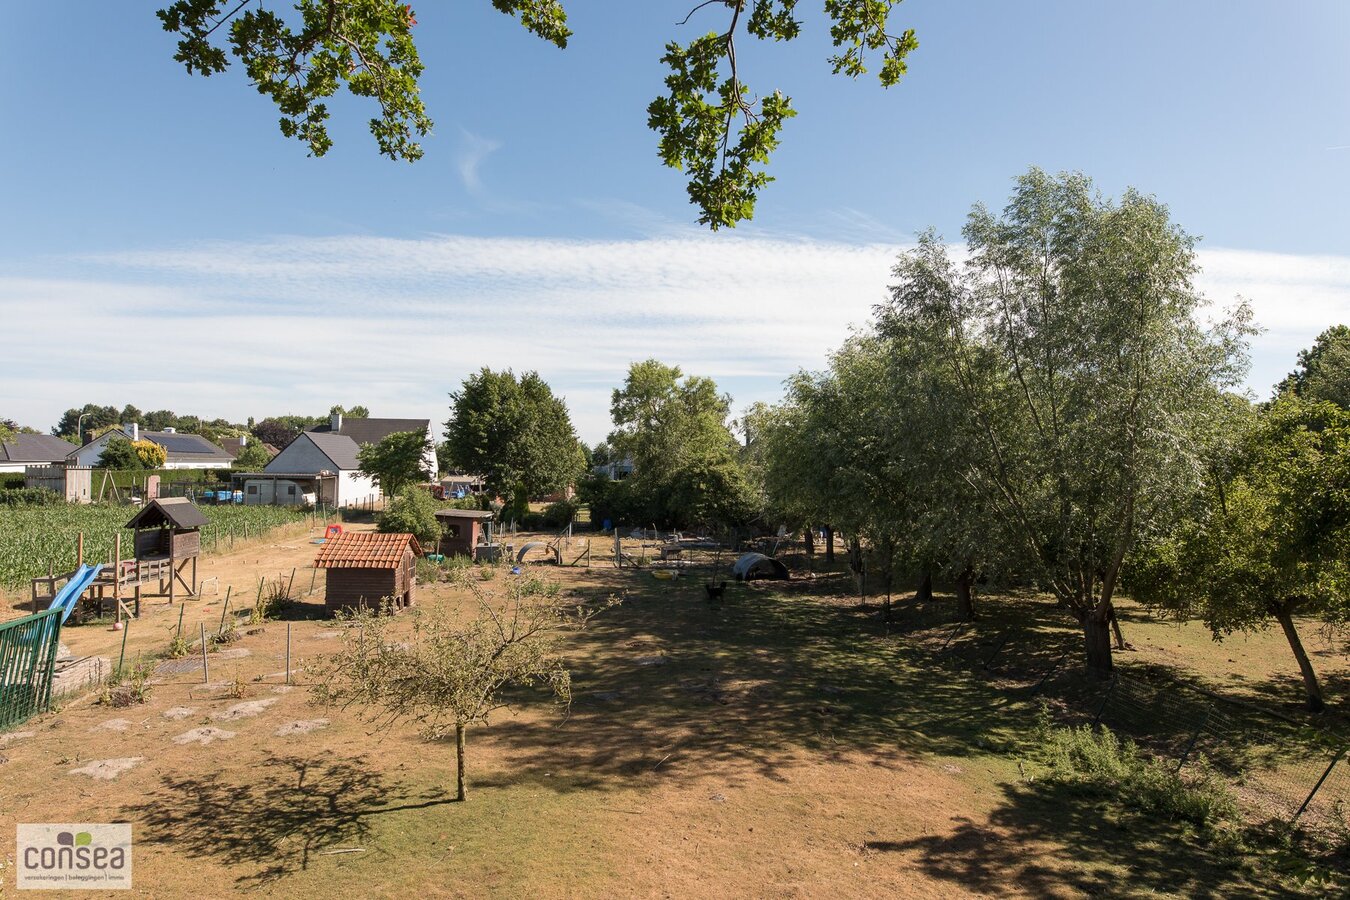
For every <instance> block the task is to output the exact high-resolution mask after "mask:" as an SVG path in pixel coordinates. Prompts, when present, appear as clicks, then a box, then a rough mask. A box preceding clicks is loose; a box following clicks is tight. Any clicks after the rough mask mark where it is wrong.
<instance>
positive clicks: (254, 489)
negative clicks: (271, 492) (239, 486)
mask: <svg viewBox="0 0 1350 900" xmlns="http://www.w3.org/2000/svg"><path fill="white" fill-rule="evenodd" d="M248 492H249V495H250V496H253V497H256V496H258V486H257V485H256V484H250V485H249V486H248Z"/></svg>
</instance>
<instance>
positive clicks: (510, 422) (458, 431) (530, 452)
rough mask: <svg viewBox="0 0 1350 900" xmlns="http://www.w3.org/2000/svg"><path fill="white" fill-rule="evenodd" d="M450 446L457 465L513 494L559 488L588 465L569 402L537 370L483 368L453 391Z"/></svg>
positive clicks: (493, 490)
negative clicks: (520, 490) (517, 373)
mask: <svg viewBox="0 0 1350 900" xmlns="http://www.w3.org/2000/svg"><path fill="white" fill-rule="evenodd" d="M450 398H451V401H452V405H451V410H450V420H449V421H448V422H446V423H445V441H446V449H447V452H448V456H449V458H450V460H451V461H452V462H453V463H454V465H455V466H456V467H458V468H460V469H462V470H464V471H466V472H473V473H476V474H480V475H482V476H483V477H484V478H485V479H486V482H487V488H488V490H489V491H490V492H491V493H493V494H496V495H499V496H502V497H509V496H511V495H512V494H513V493H514V492H515V488H516V486H517V485H523V486H524V489H525V492H526V494H527V495H528V496H530V497H538V496H541V495H543V494H550V493H553V492H554V491H560V490H562V489H564V488H566V487H567V486H568V485H570V484H571V483H572V482H573V481H575V480H576V479H577V478H578V477H579V476H580V475H581V473H582V471H584V468H585V459H584V457H583V456H582V453H581V448H580V447H579V446H578V443H577V436H576V432H575V431H573V429H572V418H571V416H570V415H569V414H568V412H567V404H566V403H565V402H563V400H562V398H560V397H555V396H554V395H553V390H552V389H551V388H550V387H549V386H548V383H547V382H545V381H544V380H543V379H542V378H540V377H539V374H538V373H537V372H526V373H525V374H524V375H522V376H520V378H519V379H517V378H516V376H515V374H514V373H513V372H511V371H510V370H509V369H508V370H506V371H503V372H494V371H492V370H491V369H488V368H486V367H485V368H484V369H483V370H482V371H480V372H477V373H475V374H473V375H470V376H469V377H468V378H466V379H464V385H463V387H462V388H461V389H460V390H458V391H456V392H455V393H453V394H451V395H450Z"/></svg>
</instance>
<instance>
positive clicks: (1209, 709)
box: [1176, 704, 1214, 772]
mask: <svg viewBox="0 0 1350 900" xmlns="http://www.w3.org/2000/svg"><path fill="white" fill-rule="evenodd" d="M1213 711H1214V706H1213V705H1212V704H1211V705H1210V706H1206V707H1205V714H1204V715H1203V716H1201V717H1200V724H1199V725H1197V726H1196V727H1195V733H1194V734H1192V735H1191V739H1190V740H1189V741H1187V742H1186V749H1185V750H1183V751H1182V752H1181V759H1179V760H1177V769H1176V770H1177V771H1178V772H1180V771H1181V767H1182V766H1184V765H1186V760H1187V759H1189V758H1190V756H1191V751H1192V750H1194V749H1195V742H1196V741H1197V740H1199V739H1200V732H1202V731H1204V730H1205V724H1206V723H1208V722H1209V714H1210V713H1212V712H1213Z"/></svg>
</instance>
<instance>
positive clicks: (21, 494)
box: [0, 487, 66, 506]
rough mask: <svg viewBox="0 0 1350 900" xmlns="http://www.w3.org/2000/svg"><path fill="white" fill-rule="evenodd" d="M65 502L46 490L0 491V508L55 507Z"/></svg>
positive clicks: (19, 488)
mask: <svg viewBox="0 0 1350 900" xmlns="http://www.w3.org/2000/svg"><path fill="white" fill-rule="evenodd" d="M65 502H66V500H65V498H64V497H62V496H61V495H60V494H58V493H57V492H56V491H53V490H48V489H47V488H40V487H39V488H29V487H17V488H4V489H0V506H56V505H57V504H60V503H65Z"/></svg>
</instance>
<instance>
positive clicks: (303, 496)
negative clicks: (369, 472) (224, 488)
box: [236, 415, 436, 506]
mask: <svg viewBox="0 0 1350 900" xmlns="http://www.w3.org/2000/svg"><path fill="white" fill-rule="evenodd" d="M400 431H418V432H422V433H424V434H426V435H427V439H428V441H430V437H431V421H430V420H429V419H350V418H349V419H346V420H345V421H344V419H343V417H342V416H340V415H334V416H333V417H332V419H331V420H330V421H329V423H328V424H327V425H320V426H317V427H315V428H312V429H310V430H308V431H304V432H301V434H300V436H299V437H297V438H296V439H295V440H293V441H291V442H290V443H289V444H287V445H286V448H285V449H284V450H282V451H281V452H280V453H278V454H277V455H276V456H274V457H272V461H271V462H269V463H268V464H267V466H266V467H265V468H264V469H263V471H262V472H261V473H251V474H246V475H241V476H236V480H242V481H243V482H244V488H243V490H244V502H245V503H246V504H248V503H279V504H282V505H287V506H288V505H293V504H295V505H298V504H304V503H314V502H316V501H318V502H322V503H324V504H326V505H331V506H353V505H356V504H360V503H366V502H371V501H375V500H379V499H380V497H381V496H382V494H381V493H380V489H379V487H378V486H377V485H376V484H375V483H374V482H373V481H372V480H371V479H370V478H368V477H366V476H365V475H362V474H361V473H360V471H359V469H360V465H361V464H360V462H359V461H358V460H357V458H356V455H357V453H358V452H359V451H360V449H361V447H362V446H363V445H365V444H376V443H379V442H380V441H382V440H384V439H385V438H386V437H388V436H389V435H391V434H396V433H398V432H400ZM425 462H426V467H427V472H428V476H427V477H428V478H430V473H433V472H435V471H436V453H435V450H434V449H432V450H430V451H429V452H428V454H427V458H426V460H425Z"/></svg>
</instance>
